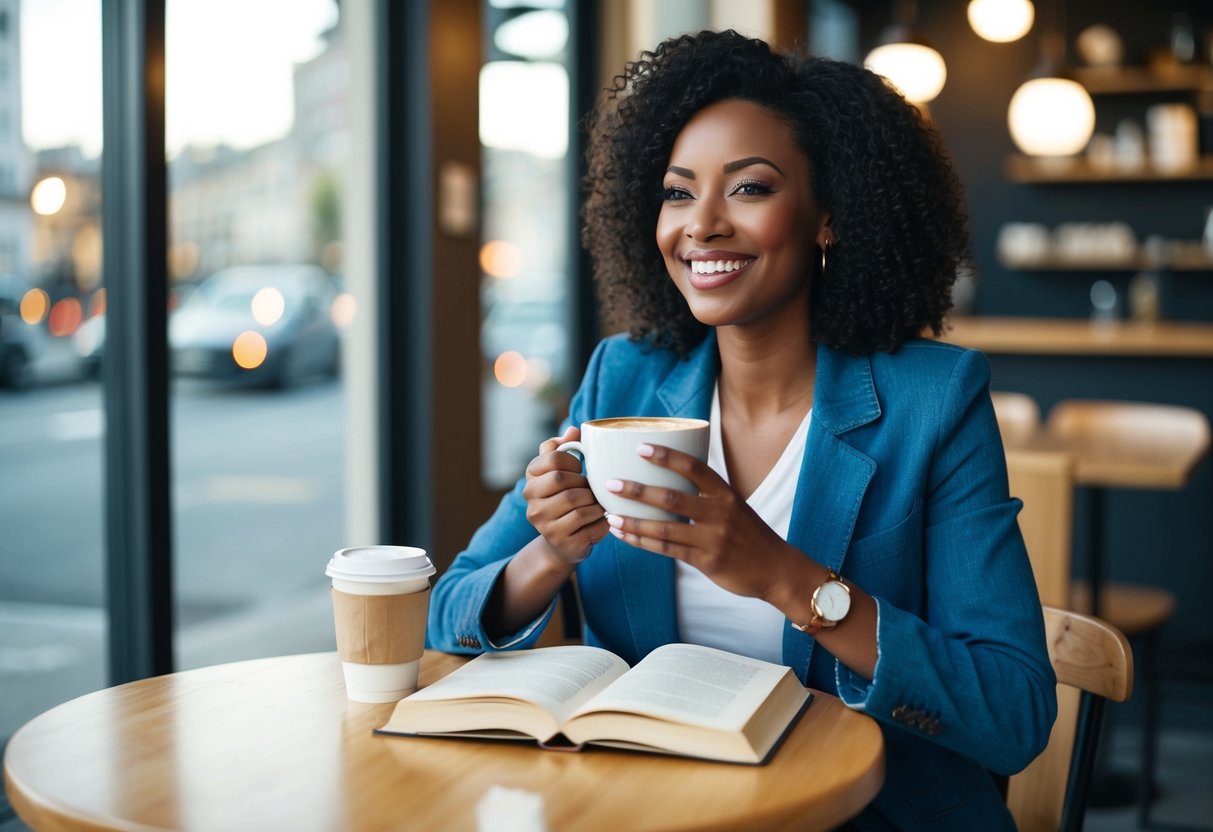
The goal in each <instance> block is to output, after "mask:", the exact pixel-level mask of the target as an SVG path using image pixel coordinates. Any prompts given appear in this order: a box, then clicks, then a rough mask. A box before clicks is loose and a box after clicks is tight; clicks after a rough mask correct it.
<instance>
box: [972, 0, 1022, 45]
mask: <svg viewBox="0 0 1213 832" xmlns="http://www.w3.org/2000/svg"><path fill="white" fill-rule="evenodd" d="M968 16H969V26H971V27H972V28H973V31H974V32H976V33H977V34H978V35H980V36H981V37H982V38H985V39H986V40H988V41H992V42H994V43H1010V42H1011V41H1015V40H1019V39H1020V38H1022V37H1023V36H1024V35H1026V34H1027V33H1028V32H1029V30H1031V28H1032V23H1033V22H1034V21H1035V20H1036V7H1035V6H1033V5H1032V3H1031V2H1030V0H971V2H970V3H969V8H968Z"/></svg>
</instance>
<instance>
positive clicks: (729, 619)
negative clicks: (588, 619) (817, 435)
mask: <svg viewBox="0 0 1213 832" xmlns="http://www.w3.org/2000/svg"><path fill="white" fill-rule="evenodd" d="M812 417H813V411H812V409H811V408H810V410H809V412H808V413H806V414H805V417H804V420H803V421H802V422H801V423H800V427H798V428H797V429H796V433H794V434H793V435H792V438H791V439H790V440H789V441H788V445H787V447H786V448H784V449H783V453H782V454H781V455H780V457H779V460H778V461H777V462H776V463H775V466H774V467H773V468H772V469H771V470H770V472H768V473H767V476H766V478H765V479H764V480H763V481H762V482H761V483H760V484H759V485H758V487H757V488H755V489H754V493H753V494H751V495H750V497H749V499H748V500H746V502H747V503H749V505H750V508H752V509H754V511H755V512H757V514H758V516H759V517H761V518H762V520H763V522H764V523H766V524H767V525H768V526H770V527H771V528H772V529H774V531H775V533H776V534H778V535H779V536H780V537H782V538H783V539H785V540H786V539H787V537H788V526H789V525H790V523H791V521H792V503H793V501H794V499H795V497H796V481H797V479H798V478H799V476H800V466H801V462H802V460H803V459H804V449H805V441H806V439H807V438H808V435H809V422H810V421H811V420H812ZM709 419H710V421H711V430H710V439H709V442H708V466H709V467H710V468H711V469H712V470H713V471H715V472H716V473H717V474H719V475H720V476H721V477H722V478H724V480H725V481H726V482H728V479H729V472H728V466H727V465H726V464H725V460H724V444H723V442H722V441H721V435H720V387H719V385H717V387H716V389H715V390H714V391H713V393H712V413H711V415H710V417H709ZM674 568H675V583H674V592H675V598H676V602H677V607H678V631H679V634H680V637H681V638H682V640H683V641H686V642H690V643H692V644H704V645H707V646H709V647H719V648H720V649H722V650H729V651H731V652H733V653H740V654H742V655H745V656H752V657H754V658H756V659H765V660H766V661H769V662H775V663H776V664H782V663H783V624H784V615H783V613H781V612H780V611H779V610H777V609H776V608H775V607H773V606H771V605H770V604H768V603H767V602H766V601H763V600H761V599H758V598H747V597H744V596H741V595H734V594H733V593H732V592H729V591H728V590H727V589H723V588H722V587H719V586H717V585H716V584H714V583H712V581H711V580H710V579H709V578H708V577H707V576H706V575H704V574H703V573H702V572H700V571H699V570H698V569H696V568H695V567H693V566H689V565H687V564H686V563H683V562H682V561H676V562H675V566H674Z"/></svg>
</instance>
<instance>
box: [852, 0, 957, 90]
mask: <svg viewBox="0 0 1213 832" xmlns="http://www.w3.org/2000/svg"><path fill="white" fill-rule="evenodd" d="M898 10H899V11H898V15H897V22H896V23H894V24H893V25H892V26H889V27H888V28H886V29H885V30H884V31H883V32H881V33H880V45H879V46H877V47H876V48H875V49H873V50H872V51H871V52H869V53H868V56H867V57H866V58H865V59H864V62H863V65H864V66H865V67H867V68H868V69H870V70H872V72H875V73H876V74H877V75H883V76H884V78H885V79H886V80H887V81H888V82H889V83H890V84H892V85H893V86H894V87H896V88H897V90H898V92H900V93H901V94H902V95H904V96H905V97H906V100H907V101H911V102H913V103H915V104H925V103H926V102H928V101H930V100H932V99H934V98H935V96H937V95H939V93H940V91H941V90H942V89H943V85H944V82H945V81H947V78H948V69H947V66H946V65H945V64H944V62H943V56H941V55H940V54H939V53H938V52H937V51H935V48H934V47H933V46H931V44H930V42H928V41H927V39H926V38H924V37H923V36H922V33H921V32H919V31H918V29H917V27H916V25H915V24H916V22H917V18H918V4H917V3H916V2H914V0H901V2H900V3H898Z"/></svg>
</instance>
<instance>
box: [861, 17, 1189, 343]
mask: <svg viewBox="0 0 1213 832" xmlns="http://www.w3.org/2000/svg"><path fill="white" fill-rule="evenodd" d="M863 5H865V6H866V5H867V4H863ZM1063 5H1064V14H1063V15H1061V17H1063V18H1064V21H1063V22H1062V25H1063V26H1064V30H1065V32H1066V43H1067V47H1068V57H1069V60H1070V61H1071V62H1072V63H1077V62H1078V57H1077V54H1076V51H1075V49H1074V41H1075V37H1076V36H1077V34H1078V33H1079V32H1080V31H1082V30H1083V29H1084V28H1086V27H1087V26H1089V25H1091V24H1093V23H1105V24H1107V25H1110V26H1111V27H1112V28H1114V29H1115V30H1116V31H1117V32H1118V33H1119V34H1120V36H1121V38H1122V40H1123V41H1124V44H1125V64H1126V65H1132V66H1142V65H1144V64H1145V63H1146V61H1147V60H1148V57H1149V53H1150V50H1152V49H1158V48H1163V49H1165V48H1166V45H1167V43H1168V41H1169V36H1170V31H1171V22H1172V16H1173V15H1174V14H1175V13H1176V12H1182V13H1184V14H1186V15H1187V16H1188V18H1189V19H1190V20H1191V21H1192V24H1193V28H1194V30H1195V32H1196V36H1197V37H1196V39H1197V59H1198V60H1201V61H1204V62H1206V63H1207V61H1208V57H1207V54H1206V53H1207V48H1206V47H1207V43H1208V36H1209V33H1210V32H1213V4H1208V3H1204V4H1196V3H1193V4H1185V3H1182V2H1171V3H1167V2H1161V3H1148V4H1147V3H1144V2H1136V1H1135V0H1104V2H1090V0H1086V2H1070V3H1064V4H1063ZM966 6H967V3H966V2H964V0H939V2H929V0H928V1H926V2H920V3H919V19H920V23H921V27H922V29H923V31H924V33H925V34H926V35H927V36H928V37H929V38H930V39H931V40H932V41H933V42H934V44H935V46H936V48H937V49H939V51H940V53H941V54H942V55H943V57H944V60H945V61H946V63H947V66H948V81H947V85H946V86H945V87H944V90H943V92H942V93H941V94H940V96H939V98H937V99H936V100H935V101H933V102H931V104H930V111H931V114H932V117H933V118H934V120H935V122H936V124H937V126H938V127H939V128H940V130H941V132H942V133H943V135H944V138H945V140H946V141H947V143H948V146H949V147H950V148H951V149H952V151H953V153H954V155H955V160H956V164H957V167H958V169H959V171H960V174H961V177H962V179H963V180H964V183H965V187H966V189H967V194H968V202H969V210H970V217H971V228H972V238H973V253H974V258H975V260H976V266H977V281H978V282H977V295H976V306H975V309H974V311H976V312H978V313H980V314H986V315H1032V316H1061V317H1085V316H1086V315H1088V314H1089V313H1090V309H1091V306H1090V300H1089V289H1090V284H1091V282H1092V281H1094V280H1097V279H1099V278H1105V279H1108V280H1109V281H1111V282H1112V283H1113V285H1115V286H1116V287H1117V289H1118V292H1119V294H1120V297H1121V298H1124V297H1125V296H1126V291H1125V290H1126V288H1127V285H1128V282H1129V280H1130V278H1131V277H1132V276H1133V275H1132V273H1124V272H1120V273H1113V272H1109V273H1107V274H1099V273H1091V272H1064V271H1058V272H1023V271H1010V270H1008V269H1006V268H1003V267H1002V266H1001V265H1000V264H999V262H998V260H997V257H996V255H995V251H996V248H995V244H996V240H997V235H998V230H999V228H1001V227H1002V226H1003V225H1004V224H1005V223H1008V222H1040V223H1044V224H1046V225H1048V226H1049V227H1055V226H1057V225H1058V224H1060V223H1063V222H1110V221H1114V220H1122V221H1125V222H1128V223H1129V225H1130V226H1131V227H1132V228H1133V230H1134V232H1135V233H1136V235H1137V238H1138V239H1139V240H1145V239H1146V237H1148V236H1149V235H1153V234H1158V235H1162V236H1164V237H1167V238H1171V239H1198V238H1199V237H1200V236H1201V232H1202V227H1203V223H1204V217H1205V212H1206V211H1207V210H1208V209H1209V208H1213V182H1210V181H1198V182H1166V183H1157V182H1153V183H1151V182H1142V183H1132V184H1106V183H1101V184H1065V185H1059V184H1017V183H1012V182H1009V181H1007V179H1006V178H1005V176H1004V165H1005V161H1006V158H1007V157H1008V156H1010V155H1012V154H1014V153H1016V152H1017V151H1016V148H1015V146H1014V144H1013V143H1012V141H1011V136H1010V133H1009V131H1008V129H1007V106H1008V104H1009V102H1010V100H1011V96H1012V94H1014V92H1015V90H1016V89H1017V88H1018V87H1019V85H1020V84H1021V83H1023V81H1024V80H1025V79H1026V78H1027V76H1028V74H1029V73H1030V72H1031V71H1032V69H1033V68H1034V67H1035V66H1036V64H1037V62H1038V60H1039V55H1040V46H1041V35H1042V32H1043V31H1044V30H1045V29H1047V28H1048V26H1049V21H1050V18H1051V17H1053V14H1052V13H1051V12H1050V9H1052V8H1053V7H1054V4H1053V3H1050V2H1037V3H1036V8H1037V20H1036V24H1035V25H1034V26H1033V29H1032V31H1031V32H1029V33H1028V35H1027V36H1026V37H1024V38H1023V39H1021V40H1019V41H1017V42H1015V43H1009V44H997V43H990V42H988V41H985V40H982V39H981V38H980V37H978V36H977V35H976V34H975V33H974V32H973V31H972V29H971V28H970V27H969V24H968V20H967V18H966V16H965V7H966ZM876 17H877V19H878V20H879V19H880V18H879V15H877V16H876ZM870 30H871V27H870V25H869V26H865V27H864V31H865V32H868V31H870ZM865 51H866V50H865ZM1094 100H1095V109H1096V118H1097V122H1096V130H1097V131H1100V132H1107V133H1112V132H1114V130H1115V127H1116V124H1117V123H1118V122H1119V121H1120V120H1121V119H1122V118H1132V119H1134V120H1136V121H1137V122H1138V123H1140V124H1141V125H1142V127H1143V128H1144V126H1145V125H1144V120H1145V111H1146V108H1147V107H1148V106H1150V105H1151V104H1155V103H1160V102H1162V101H1172V100H1179V101H1188V102H1189V103H1195V99H1194V96H1193V95H1191V94H1187V93H1178V94H1165V95H1157V94H1152V95H1148V96H1143V95H1115V96H1111V95H1097V96H1095V97H1094ZM1205 141H1206V143H1207V144H1206V146H1205V147H1204V148H1203V149H1204V151H1205V152H1207V153H1213V135H1210V136H1206V139H1205ZM1161 289H1162V296H1161V301H1162V308H1163V314H1164V315H1165V316H1166V317H1168V318H1171V319H1174V320H1205V321H1213V273H1208V272H1199V273H1175V274H1164V275H1162V280H1161Z"/></svg>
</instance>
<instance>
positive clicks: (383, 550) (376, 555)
mask: <svg viewBox="0 0 1213 832" xmlns="http://www.w3.org/2000/svg"><path fill="white" fill-rule="evenodd" d="M437 571H438V569H437V567H435V566H434V564H432V563H430V559H429V557H428V556H427V555H426V553H425V550H424V549H418V548H416V547H414V546H353V547H350V548H349V549H340V550H338V551H337V552H336V553H335V554H334V555H333V557H332V559H330V560H329V562H328V566H327V567H325V570H324V574H326V575H328V576H329V577H331V578H343V579H345V580H351V581H369V582H374V583H381V582H382V583H386V582H389V581H407V580H409V579H412V578H428V577H429V576H430V575H433V574H434V573H435V572H437Z"/></svg>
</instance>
